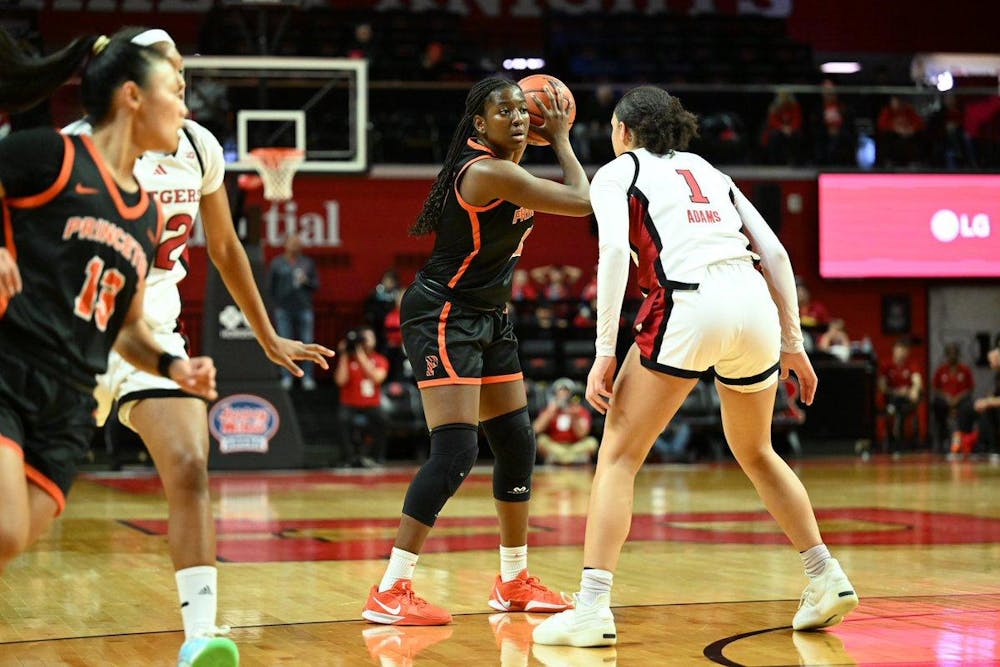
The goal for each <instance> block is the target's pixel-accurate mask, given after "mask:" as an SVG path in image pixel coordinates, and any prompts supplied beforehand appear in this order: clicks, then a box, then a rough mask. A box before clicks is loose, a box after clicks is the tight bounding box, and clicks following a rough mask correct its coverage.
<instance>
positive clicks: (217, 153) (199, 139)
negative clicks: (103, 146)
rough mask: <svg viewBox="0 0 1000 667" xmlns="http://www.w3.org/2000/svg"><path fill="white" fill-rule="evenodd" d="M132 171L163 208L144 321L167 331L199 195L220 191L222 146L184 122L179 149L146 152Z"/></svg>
mask: <svg viewBox="0 0 1000 667" xmlns="http://www.w3.org/2000/svg"><path fill="white" fill-rule="evenodd" d="M91 129H92V128H91V126H90V124H89V123H88V122H87V121H86V120H80V121H77V122H75V123H72V124H70V125H67V126H66V127H65V128H63V132H64V133H66V134H90V133H91ZM133 173H134V174H135V177H136V179H137V180H138V181H139V184H140V185H142V187H143V188H144V189H145V190H147V191H148V192H149V193H150V194H151V195H153V196H154V197H156V199H157V200H158V201H159V202H160V207H161V208H162V209H163V219H164V226H163V237H162V238H161V239H160V245H159V247H158V248H157V249H156V252H155V253H154V254H153V255H152V256H151V257H150V269H149V278H148V279H147V280H146V298H145V303H144V305H143V317H144V319H145V320H146V323H147V324H148V325H149V328H150V329H152V330H153V331H154V332H158V333H167V332H171V331H174V330H175V329H176V326H177V318H178V317H180V314H181V297H180V293H179V292H178V290H177V285H178V284H179V283H180V282H181V281H182V280H184V278H185V277H186V276H187V267H188V252H187V243H188V240H189V239H190V237H191V232H192V230H193V228H194V223H195V220H196V219H197V217H198V209H199V206H200V204H201V197H202V195H203V194H211V193H213V192H215V191H216V190H218V189H219V188H220V187H222V180H223V178H224V177H225V159H224V158H223V154H222V146H221V145H220V144H219V142H218V140H217V139H216V138H215V137H214V136H213V135H212V133H211V132H209V131H208V130H206V129H205V128H204V127H202V126H201V125H199V124H198V123H196V122H194V121H192V120H185V121H184V128H183V129H182V130H181V132H180V142H179V144H178V146H177V150H176V151H174V152H173V153H154V152H148V153H146V154H144V155H143V156H142V157H141V158H139V159H138V160H136V163H135V169H134V170H133Z"/></svg>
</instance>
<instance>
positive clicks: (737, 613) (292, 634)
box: [0, 458, 1000, 667]
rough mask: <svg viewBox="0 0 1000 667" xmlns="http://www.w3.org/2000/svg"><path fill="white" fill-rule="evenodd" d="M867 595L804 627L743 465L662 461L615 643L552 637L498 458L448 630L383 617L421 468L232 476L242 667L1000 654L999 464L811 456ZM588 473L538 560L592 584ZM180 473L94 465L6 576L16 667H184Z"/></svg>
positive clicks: (824, 517)
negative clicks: (498, 604) (522, 595)
mask: <svg viewBox="0 0 1000 667" xmlns="http://www.w3.org/2000/svg"><path fill="white" fill-rule="evenodd" d="M796 470H797V472H798V473H799V474H800V476H801V477H802V479H803V480H804V481H805V483H806V486H807V488H808V489H809V491H810V495H811V497H812V499H813V502H814V504H815V506H816V508H817V512H818V515H819V517H820V521H821V525H822V528H823V530H824V534H825V537H826V541H827V543H828V544H829V545H830V547H831V549H832V550H833V552H834V555H835V556H837V557H838V558H839V559H840V561H841V563H842V564H843V565H844V567H845V569H846V571H847V572H848V573H849V574H850V576H851V578H852V580H853V582H854V584H855V586H856V588H857V590H858V592H859V594H860V595H861V598H862V603H861V606H860V607H859V608H858V610H857V611H856V612H855V614H854V615H852V616H851V617H849V619H848V621H847V622H845V623H844V624H842V625H840V626H838V627H836V628H833V629H832V630H829V631H825V632H816V633H793V632H792V631H791V628H790V623H791V618H792V614H793V613H794V611H795V608H796V605H797V601H798V596H799V594H800V592H801V589H802V587H803V585H804V584H805V578H804V576H803V574H802V572H801V565H800V563H799V559H798V556H797V554H795V553H794V551H793V550H792V549H791V548H790V547H789V546H788V545H787V544H786V543H785V541H784V538H783V537H782V536H781V535H780V534H779V533H778V532H777V529H776V527H775V525H774V524H773V522H772V521H771V520H770V519H769V517H768V516H767V515H766V513H764V511H763V508H762V507H761V505H760V503H759V501H758V500H757V497H756V495H755V494H754V492H753V489H752V488H751V486H750V484H749V483H748V482H747V481H746V479H745V478H744V477H743V475H742V473H741V472H740V471H739V469H738V468H736V467H735V466H733V465H711V466H709V465H704V466H652V467H649V468H647V469H645V470H644V471H643V472H642V473H641V475H640V477H639V479H638V482H637V488H636V516H635V520H634V522H633V527H632V537H631V540H632V541H631V542H630V543H629V545H628V546H627V547H626V551H625V554H624V556H623V559H622V563H621V567H620V569H619V572H618V573H617V575H616V581H615V589H614V596H613V603H614V605H615V615H616V617H617V619H618V632H619V642H620V643H619V644H618V646H617V647H614V648H607V649H565V648H552V647H544V646H532V645H531V641H530V636H531V629H532V627H533V625H534V624H535V623H537V622H539V621H540V620H541V618H542V617H540V616H531V615H526V614H510V615H502V614H493V613H492V612H491V611H490V609H489V608H488V607H487V605H486V599H487V596H488V593H489V590H490V586H491V585H492V582H493V577H494V576H495V574H496V568H497V560H498V558H497V555H496V545H497V537H496V520H495V518H494V514H493V508H492V501H491V486H490V478H489V470H488V469H485V468H484V469H481V470H479V469H477V471H476V473H474V474H473V475H472V476H471V477H470V478H469V480H468V481H467V483H466V484H465V485H464V486H463V488H462V489H461V490H460V492H459V494H458V496H457V497H456V498H455V499H453V500H452V502H451V503H450V504H449V505H448V506H447V507H446V509H445V511H444V512H443V513H442V517H441V519H440V520H439V523H438V526H437V527H436V529H435V531H434V533H433V534H432V537H431V539H430V540H429V541H428V543H427V548H426V550H425V553H424V555H423V556H422V558H421V561H420V565H419V566H418V570H417V576H416V580H415V587H416V589H417V591H418V592H419V593H420V594H421V595H423V596H424V597H427V598H429V599H431V600H433V601H434V602H437V603H439V604H442V605H444V606H446V607H448V608H449V609H450V610H451V611H452V613H453V614H454V615H455V621H454V623H453V624H452V625H450V626H447V627H443V628H413V629H408V628H395V627H389V626H378V625H371V624H368V623H365V622H363V621H362V620H360V616H359V613H360V611H361V607H362V605H363V603H364V600H365V597H366V595H367V592H368V589H369V587H370V586H371V585H372V584H373V583H375V582H376V581H377V580H378V579H379V577H380V576H381V573H382V569H383V567H384V560H383V559H384V557H385V556H386V554H387V553H388V551H389V548H390V547H391V544H392V537H393V533H394V529H395V525H396V521H397V517H398V512H399V508H400V505H401V499H402V495H403V492H404V489H405V488H406V483H407V481H408V479H409V477H410V475H411V474H412V470H407V469H390V470H386V471H383V472H380V473H372V474H367V473H365V474H358V473H344V472H340V471H311V472H304V473H271V474H231V473H230V474H225V475H223V474H217V475H215V476H214V480H213V496H214V498H215V501H216V508H217V515H218V517H219V525H218V531H219V560H220V565H219V568H220V589H221V600H220V618H219V620H220V623H224V624H227V625H230V626H232V628H233V629H232V634H231V636H232V638H233V639H235V640H236V641H237V643H238V644H239V645H240V651H241V654H242V664H243V665H310V666H311V665H331V666H339V665H373V664H374V665H381V666H383V667H390V666H393V667H403V666H409V665H461V666H463V667H471V666H472V665H501V666H502V667H523V666H527V665H565V666H588V665H601V666H609V665H621V666H631V665H711V664H720V665H1000V466H997V465H990V464H989V463H986V462H960V463H944V462H936V461H932V460H930V459H917V458H913V459H903V460H902V461H898V462H891V461H888V460H885V461H883V460H879V459H877V458H876V459H874V460H872V461H869V462H860V461H857V460H839V461H837V460H826V461H805V462H802V463H797V464H796ZM591 474H592V472H591V470H589V469H585V468H584V469H581V468H576V469H557V470H553V469H542V470H540V471H539V473H538V475H537V477H536V484H535V491H534V496H533V519H532V532H531V547H530V552H529V559H530V567H531V570H532V572H533V573H534V574H537V575H539V576H541V577H542V579H543V580H544V581H545V582H547V583H548V584H549V585H550V586H552V587H554V588H561V589H563V590H566V591H575V590H576V589H577V583H578V577H579V569H580V566H581V544H582V540H583V527H584V513H585V510H586V502H587V495H588V491H589V486H590V479H591ZM165 519H166V512H165V503H164V500H163V495H162V491H161V490H160V487H159V482H158V481H157V479H156V478H155V477H152V476H150V475H148V474H145V473H141V474H131V475H115V476H99V475H89V476H85V477H84V478H82V479H81V480H80V482H79V483H78V484H77V486H76V487H75V489H74V490H73V492H72V494H71V495H70V499H69V506H68V508H67V511H66V513H65V514H64V516H63V517H62V518H61V519H60V520H59V521H58V523H57V524H56V526H55V527H54V529H53V530H52V532H51V533H50V534H49V535H47V536H46V537H45V538H44V539H43V540H42V541H41V543H40V544H38V545H37V546H36V547H35V548H34V549H33V550H32V551H31V552H30V553H28V554H26V555H25V556H23V557H21V558H20V559H19V560H18V561H16V562H15V563H14V564H12V565H11V567H10V568H9V569H8V571H7V572H6V573H5V576H4V578H3V579H0V666H4V667H6V666H8V665H18V666H22V665H46V666H48V665H74V666H76V665H164V666H166V665H171V664H173V663H174V661H175V660H176V652H177V648H178V646H179V644H180V643H181V639H182V633H181V632H180V617H179V614H178V612H177V598H176V594H175V592H174V579H173V573H172V571H171V568H170V564H169V560H168V558H167V551H166V537H165V532H166V521H165Z"/></svg>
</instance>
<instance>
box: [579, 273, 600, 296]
mask: <svg viewBox="0 0 1000 667" xmlns="http://www.w3.org/2000/svg"><path fill="white" fill-rule="evenodd" d="M580 298H581V299H582V300H583V301H592V300H594V299H596V298H597V265H596V264H595V265H594V273H593V275H591V276H590V280H588V281H587V284H586V285H584V286H583V289H582V290H580Z"/></svg>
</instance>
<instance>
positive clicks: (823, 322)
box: [796, 282, 830, 352]
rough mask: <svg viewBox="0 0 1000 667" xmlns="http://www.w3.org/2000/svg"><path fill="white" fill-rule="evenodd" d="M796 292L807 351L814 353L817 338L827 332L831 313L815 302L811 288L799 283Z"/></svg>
mask: <svg viewBox="0 0 1000 667" xmlns="http://www.w3.org/2000/svg"><path fill="white" fill-rule="evenodd" d="M796 292H797V294H798V298H799V321H800V322H801V323H802V331H803V332H804V333H805V334H806V339H805V345H806V351H807V352H809V351H812V347H813V346H814V343H815V337H816V336H818V335H820V334H821V333H822V332H823V331H825V330H826V327H827V325H828V324H829V323H830V313H829V311H827V309H826V306H824V305H823V304H822V303H820V302H819V301H814V300H813V298H812V294H811V293H810V292H809V288H808V287H806V286H805V284H804V283H802V282H797V284H796Z"/></svg>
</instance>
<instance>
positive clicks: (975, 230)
mask: <svg viewBox="0 0 1000 667" xmlns="http://www.w3.org/2000/svg"><path fill="white" fill-rule="evenodd" d="M931 234H933V235H934V238H936V239H937V240H938V241H940V242H941V243H951V242H952V241H954V240H955V239H957V238H958V237H959V236H961V237H962V238H966V239H985V238H989V236H990V216H988V215H986V214H985V213H977V214H976V215H974V216H972V217H971V219H970V217H969V216H968V215H966V214H965V213H962V214H958V213H955V211H950V210H948V209H946V208H943V209H941V210H940V211H938V212H937V213H935V214H934V215H933V216H932V217H931Z"/></svg>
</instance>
